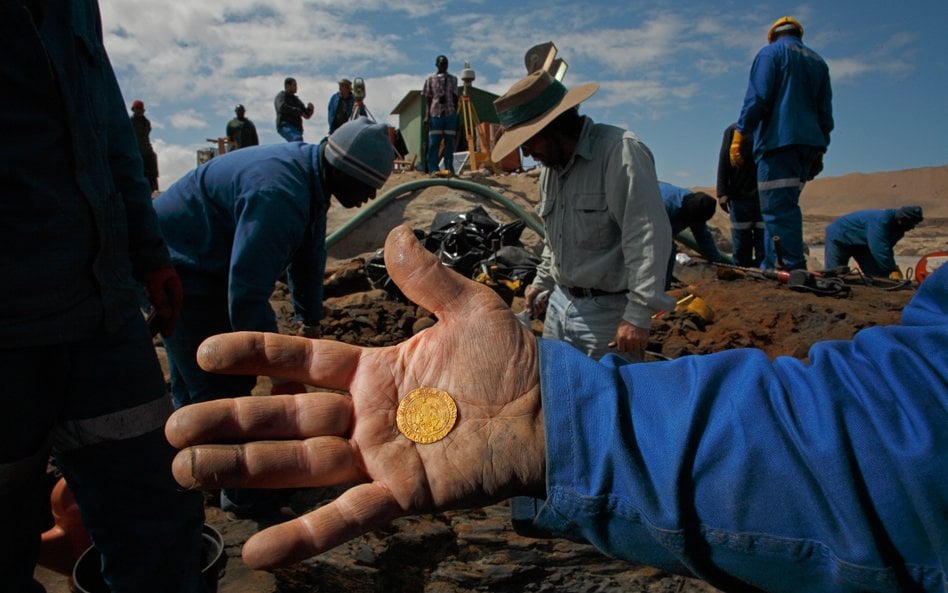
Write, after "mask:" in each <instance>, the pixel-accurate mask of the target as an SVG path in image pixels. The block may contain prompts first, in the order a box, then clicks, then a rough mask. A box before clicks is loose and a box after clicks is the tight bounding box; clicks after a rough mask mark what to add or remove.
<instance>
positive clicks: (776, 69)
mask: <svg viewBox="0 0 948 593" xmlns="http://www.w3.org/2000/svg"><path fill="white" fill-rule="evenodd" d="M832 99H833V92H832V89H831V87H830V77H829V68H828V67H827V66H826V62H824V61H823V58H821V57H820V56H819V55H818V54H817V53H816V52H815V51H813V50H812V49H810V48H809V47H807V46H805V45H803V41H801V40H800V39H799V38H798V37H794V36H792V35H786V36H784V37H780V38H779V39H777V40H776V41H774V42H773V43H771V44H769V45H766V46H765V47H763V48H762V49H761V50H760V52H758V54H757V57H756V58H755V59H754V64H753V66H751V72H750V80H749V82H748V84H747V93H746V95H745V96H744V107H743V109H741V116H740V118H739V119H738V120H737V129H739V130H740V131H741V132H742V133H743V134H744V135H749V134H753V135H754V158H755V159H756V160H759V159H760V156H761V155H762V154H764V153H765V152H768V151H771V150H774V149H776V148H780V147H782V146H791V145H804V146H813V147H817V148H821V149H825V148H826V147H827V146H829V143H830V132H831V131H832V130H833V106H832Z"/></svg>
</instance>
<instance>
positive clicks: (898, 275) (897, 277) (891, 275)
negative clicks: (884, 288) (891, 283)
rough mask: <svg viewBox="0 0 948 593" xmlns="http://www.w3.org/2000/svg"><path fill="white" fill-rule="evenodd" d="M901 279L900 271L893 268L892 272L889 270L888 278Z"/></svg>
mask: <svg viewBox="0 0 948 593" xmlns="http://www.w3.org/2000/svg"><path fill="white" fill-rule="evenodd" d="M901 279H902V272H901V271H899V270H895V271H894V272H891V273H890V274H889V280H901Z"/></svg>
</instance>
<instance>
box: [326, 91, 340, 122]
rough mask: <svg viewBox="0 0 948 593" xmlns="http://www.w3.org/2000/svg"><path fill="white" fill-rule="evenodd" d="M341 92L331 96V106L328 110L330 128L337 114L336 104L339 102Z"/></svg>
mask: <svg viewBox="0 0 948 593" xmlns="http://www.w3.org/2000/svg"><path fill="white" fill-rule="evenodd" d="M339 99H340V97H339V93H335V94H334V95H333V96H332V97H330V98H329V107H328V108H327V109H326V111H327V112H328V114H329V118H328V119H329V129H330V130H331V129H332V118H333V116H334V115H335V114H336V104H337V103H339Z"/></svg>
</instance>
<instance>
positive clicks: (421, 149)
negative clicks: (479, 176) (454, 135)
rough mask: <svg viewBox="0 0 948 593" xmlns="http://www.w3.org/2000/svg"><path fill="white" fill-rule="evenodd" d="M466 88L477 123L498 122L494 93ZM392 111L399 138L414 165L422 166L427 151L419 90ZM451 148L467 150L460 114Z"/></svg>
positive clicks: (461, 90) (409, 95) (412, 92)
mask: <svg viewBox="0 0 948 593" xmlns="http://www.w3.org/2000/svg"><path fill="white" fill-rule="evenodd" d="M470 91H471V104H472V105H473V106H474V111H475V113H476V114H477V119H478V121H479V122H481V123H487V122H489V123H495V124H496V123H500V121H499V120H498V119H497V112H496V111H494V99H496V98H497V95H495V94H494V93H489V92H487V91H483V90H481V89H479V88H476V87H473V86H472V87H470ZM459 92H461V93H463V92H464V89H463V87H462V88H461V89H459ZM392 115H397V116H398V129H399V130H401V133H402V138H404V139H405V146H407V147H408V153H409V154H410V155H417V156H418V160H417V163H418V165H417V166H418V168H419V169H424V163H425V159H426V155H427V152H428V139H427V137H426V135H425V130H424V117H425V101H424V97H422V96H421V91H420V90H418V91H409V92H408V94H407V95H405V97H404V98H403V99H402V100H401V101H399V102H398V105H396V106H395V108H394V109H392ZM455 150H456V151H458V152H462V151H465V150H467V138H466V137H465V134H464V124H463V123H462V118H461V117H458V143H457V147H456V148H455Z"/></svg>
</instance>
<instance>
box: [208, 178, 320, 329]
mask: <svg viewBox="0 0 948 593" xmlns="http://www.w3.org/2000/svg"><path fill="white" fill-rule="evenodd" d="M234 208H235V211H236V212H235V214H236V220H237V223H236V227H235V230H234V241H233V251H232V252H231V258H230V266H229V267H230V275H229V278H228V288H227V296H228V307H229V311H230V323H231V327H232V328H233V329H234V331H243V330H247V331H265V332H276V331H277V323H276V315H275V314H274V312H273V307H272V306H271V305H270V295H271V294H272V293H273V288H274V285H275V284H276V281H277V279H278V278H279V277H280V274H281V273H282V272H283V270H284V269H285V268H286V266H287V263H288V262H289V261H290V258H291V257H292V255H293V253H294V251H295V250H296V247H297V246H298V245H299V244H300V243H301V242H302V240H303V233H304V225H305V223H306V221H307V220H308V219H309V210H308V208H306V207H305V206H304V204H302V203H301V202H300V201H299V200H297V199H296V198H295V197H294V196H293V195H292V194H290V193H288V192H287V191H286V190H285V189H283V188H267V189H264V190H256V191H250V190H248V191H247V192H246V193H244V194H242V195H240V196H238V197H237V199H236V201H235V204H234Z"/></svg>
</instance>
